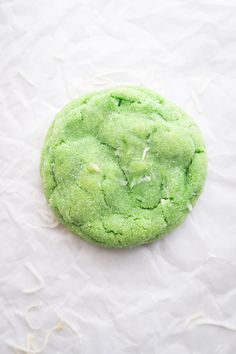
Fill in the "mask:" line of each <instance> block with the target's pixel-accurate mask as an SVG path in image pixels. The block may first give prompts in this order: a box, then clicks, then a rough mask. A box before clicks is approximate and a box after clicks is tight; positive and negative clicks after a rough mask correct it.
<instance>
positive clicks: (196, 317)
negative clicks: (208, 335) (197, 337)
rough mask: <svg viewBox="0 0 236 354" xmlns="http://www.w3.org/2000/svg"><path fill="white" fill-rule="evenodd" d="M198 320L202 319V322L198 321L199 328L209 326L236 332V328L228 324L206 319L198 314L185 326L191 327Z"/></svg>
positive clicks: (187, 321)
mask: <svg viewBox="0 0 236 354" xmlns="http://www.w3.org/2000/svg"><path fill="white" fill-rule="evenodd" d="M198 319H202V320H200V321H196V325H197V326H201V325H209V326H215V327H222V328H225V329H228V330H230V331H236V326H231V325H229V324H227V323H222V322H217V321H212V320H208V319H207V318H206V319H204V318H203V315H202V314H196V315H194V316H192V317H190V318H189V319H187V320H186V321H185V326H187V325H189V324H190V323H191V322H194V321H195V320H198Z"/></svg>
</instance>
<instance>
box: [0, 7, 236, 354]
mask: <svg viewBox="0 0 236 354" xmlns="http://www.w3.org/2000/svg"><path fill="white" fill-rule="evenodd" d="M235 10H236V4H235V1H233V0H215V1H214V2H213V1H210V0H207V1H200V0H196V1H195V0H190V1H182V0H165V1H156V0H147V1H142V0H136V1H131V0H120V1H115V0H111V1H108V0H97V1H92V0H90V1H89V0H57V1H46V0H41V1H36V0H34V1H28V0H21V1H16V0H1V1H0V47H1V62H0V74H1V80H0V108H1V118H0V145H1V147H0V166H1V175H0V194H1V204H0V218H1V223H0V229H1V230H0V238H1V240H0V242H1V248H0V289H1V291H0V313H1V316H0V349H1V350H0V352H1V353H4V354H11V353H13V352H14V350H13V349H12V346H13V347H14V346H15V347H20V348H26V349H27V350H28V351H25V352H24V351H23V353H26V352H27V353H36V352H37V350H38V351H39V349H40V348H41V349H42V348H43V349H44V351H43V353H45V354H47V353H50V354H62V353H63V354H77V353H78V354H79V353H82V354H94V353H96V354H110V353H112V354H120V353H127V354H128V353H129V354H137V353H140V354H147V353H148V354H157V353H158V354H190V353H197V354H209V353H224V354H234V353H236V335H235V330H236V311H235V306H236V300H235V299H236V289H235V279H236V261H235V252H236V237H235V236H236V220H235V215H236V207H235V187H236V182H235V181H236V167H235V159H236V145H235V142H236V120H235V114H236V108H235V97H234V96H235V95H234V93H235V79H236V73H235V61H236V46H235V34H236V33H235V17H234V13H235ZM123 83H132V84H140V85H143V86H145V87H148V88H152V89H154V90H156V91H158V92H159V93H161V94H162V95H163V96H165V97H167V98H169V99H170V100H172V101H173V102H175V103H176V104H178V105H180V106H181V107H182V108H183V109H184V110H185V111H187V112H188V113H189V114H190V115H191V116H192V117H193V118H194V119H195V120H196V122H197V123H198V124H199V126H200V128H201V130H202V132H203V135H204V137H205V141H206V145H207V150H208V156H209V171H208V177H207V181H206V185H205V189H204V192H203V194H202V195H201V197H200V199H199V202H198V203H197V205H196V207H195V208H194V209H193V211H192V212H191V213H190V214H189V216H188V218H187V219H186V221H185V222H184V223H183V224H182V225H181V226H180V227H178V228H177V229H176V230H175V231H174V232H172V233H171V234H169V235H168V236H167V237H166V238H165V239H163V240H162V241H158V242H155V243H153V244H151V245H147V246H142V247H138V248H134V249H130V250H107V249H102V248H98V247H95V246H92V245H90V244H88V243H86V242H83V241H82V240H80V239H79V238H76V237H75V236H73V235H71V234H70V233H69V232H67V231H66V230H65V229H64V228H63V227H62V226H61V225H58V223H57V221H56V220H55V219H54V217H53V215H52V213H51V212H50V210H49V209H48V207H47V203H46V201H45V198H44V195H43V193H42V189H41V182H40V176H39V160H40V150H41V147H42V144H43V139H44V136H45V134H46V131H47V129H48V127H49V125H50V124H51V122H52V120H53V118H54V116H55V114H56V113H57V112H58V111H59V110H60V109H61V108H62V107H63V105H64V104H66V103H68V102H69V101H70V100H71V99H73V98H75V97H78V96H80V95H81V94H84V93H86V92H90V91H93V90H97V89H102V88H104V87H108V86H111V85H119V84H123ZM31 327H33V328H37V329H33V328H31ZM16 352H17V351H16ZM18 352H20V353H22V351H18Z"/></svg>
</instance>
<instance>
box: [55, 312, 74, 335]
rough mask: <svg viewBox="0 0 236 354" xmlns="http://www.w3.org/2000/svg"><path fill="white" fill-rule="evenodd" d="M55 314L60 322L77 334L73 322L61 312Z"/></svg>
mask: <svg viewBox="0 0 236 354" xmlns="http://www.w3.org/2000/svg"><path fill="white" fill-rule="evenodd" d="M57 316H58V317H59V318H60V320H61V321H62V323H65V324H66V325H67V326H68V327H69V328H70V329H71V330H72V331H73V332H74V333H75V334H76V335H77V336H79V330H78V329H77V328H76V326H75V325H74V324H73V323H71V322H70V321H69V320H68V319H65V318H64V317H63V316H62V315H61V314H58V313H57Z"/></svg>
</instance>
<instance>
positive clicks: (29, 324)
mask: <svg viewBox="0 0 236 354" xmlns="http://www.w3.org/2000/svg"><path fill="white" fill-rule="evenodd" d="M41 307H42V302H41V301H40V302H39V303H38V304H33V305H30V306H28V307H27V309H26V312H25V314H24V315H23V317H24V319H25V321H26V322H27V324H28V326H29V327H30V328H31V329H33V330H38V329H40V328H41V326H33V325H32V323H31V321H30V319H29V312H30V311H31V310H32V309H40V308H41Z"/></svg>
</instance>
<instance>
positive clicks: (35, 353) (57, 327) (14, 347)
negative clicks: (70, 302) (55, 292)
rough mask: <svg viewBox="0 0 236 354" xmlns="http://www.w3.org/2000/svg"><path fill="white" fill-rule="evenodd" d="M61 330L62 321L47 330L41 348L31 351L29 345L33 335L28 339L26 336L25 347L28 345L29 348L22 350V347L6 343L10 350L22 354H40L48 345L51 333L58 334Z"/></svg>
mask: <svg viewBox="0 0 236 354" xmlns="http://www.w3.org/2000/svg"><path fill="white" fill-rule="evenodd" d="M63 329H64V325H63V323H62V321H61V320H60V321H59V322H58V324H57V325H56V326H54V327H52V328H50V329H49V330H48V332H47V334H46V337H45V340H44V344H43V345H42V347H39V348H36V347H34V349H32V345H31V343H32V342H33V341H34V336H33V335H31V336H30V337H29V335H28V336H27V347H28V345H30V347H31V348H24V347H21V346H19V345H16V344H13V343H11V342H9V341H8V342H7V344H8V345H9V346H10V347H11V348H13V349H14V350H18V351H21V352H23V353H25V354H29V353H30V354H31V353H32V354H38V353H41V352H42V351H43V350H44V349H45V348H46V346H47V344H48V341H49V338H50V336H51V335H52V333H53V332H60V331H62V330H63ZM29 338H30V339H29Z"/></svg>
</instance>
